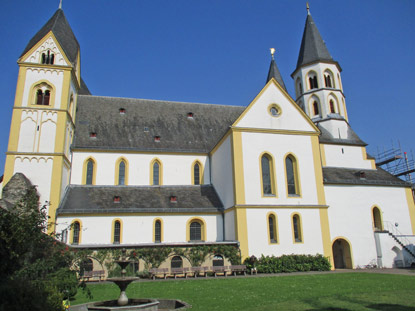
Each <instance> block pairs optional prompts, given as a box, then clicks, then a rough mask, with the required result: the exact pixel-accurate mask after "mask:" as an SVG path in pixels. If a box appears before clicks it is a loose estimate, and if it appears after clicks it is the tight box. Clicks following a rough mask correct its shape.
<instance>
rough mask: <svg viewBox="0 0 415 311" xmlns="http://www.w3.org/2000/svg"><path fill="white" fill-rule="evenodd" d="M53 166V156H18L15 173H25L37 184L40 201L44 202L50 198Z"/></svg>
mask: <svg viewBox="0 0 415 311" xmlns="http://www.w3.org/2000/svg"><path fill="white" fill-rule="evenodd" d="M52 167H53V159H52V158H51V157H24V158H23V157H16V158H15V162H14V171H13V175H14V174H15V173H23V174H24V175H25V176H26V177H27V178H28V179H29V180H30V181H31V183H32V184H33V185H34V186H37V192H38V193H39V195H40V198H39V202H40V204H43V203H44V202H45V201H49V198H50V187H51V180H52Z"/></svg>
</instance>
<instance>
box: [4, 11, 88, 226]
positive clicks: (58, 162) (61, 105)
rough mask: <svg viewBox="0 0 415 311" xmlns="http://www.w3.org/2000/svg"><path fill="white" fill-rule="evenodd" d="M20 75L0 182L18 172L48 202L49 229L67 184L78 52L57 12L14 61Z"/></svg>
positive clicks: (67, 24)
mask: <svg viewBox="0 0 415 311" xmlns="http://www.w3.org/2000/svg"><path fill="white" fill-rule="evenodd" d="M17 63H18V65H19V75H18V80H17V87H16V97H15V102H14V106H13V116H12V122H11V129H10V137H9V144H8V149H7V157H6V165H5V170H4V183H5V184H6V183H7V182H8V181H9V180H10V178H11V177H12V176H13V175H14V174H15V173H23V174H24V175H25V176H26V177H27V178H28V179H29V180H30V181H31V182H32V184H33V185H36V186H37V190H38V193H39V195H40V203H41V205H43V204H45V202H48V216H49V221H50V224H51V226H50V229H49V230H50V231H53V230H54V222H55V213H56V209H57V208H58V205H59V202H60V199H61V197H62V195H63V191H64V189H65V187H66V186H67V184H68V182H69V173H70V166H71V162H70V161H71V160H70V159H71V157H70V144H71V142H72V137H73V132H74V122H75V120H74V119H75V112H76V100H77V94H78V92H79V89H80V84H81V78H80V76H81V75H80V50H79V44H78V41H77V40H76V38H75V36H74V34H73V32H72V30H71V27H70V26H69V23H68V21H67V20H66V18H65V15H64V13H63V11H62V9H61V8H59V9H58V10H57V11H56V12H55V14H54V15H53V16H52V17H51V18H50V19H49V21H48V22H47V23H46V24H45V25H44V26H43V27H42V28H41V29H40V30H39V31H38V32H37V33H36V34H35V35H34V37H33V38H32V39H31V40H30V41H29V43H28V44H27V46H26V48H25V49H24V51H23V53H22V54H21V56H20V57H19V59H18V61H17Z"/></svg>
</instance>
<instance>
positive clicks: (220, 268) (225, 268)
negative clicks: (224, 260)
mask: <svg viewBox="0 0 415 311" xmlns="http://www.w3.org/2000/svg"><path fill="white" fill-rule="evenodd" d="M210 271H211V272H213V275H214V276H215V277H216V276H217V274H218V273H223V275H224V276H225V277H226V276H228V271H229V267H228V266H213V267H210Z"/></svg>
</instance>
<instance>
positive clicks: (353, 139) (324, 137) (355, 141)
mask: <svg viewBox="0 0 415 311" xmlns="http://www.w3.org/2000/svg"><path fill="white" fill-rule="evenodd" d="M345 122H346V121H345ZM316 125H317V127H318V129H319V130H320V132H321V135H320V136H319V140H320V143H322V144H335V145H354V146H367V144H366V143H365V142H364V141H363V140H361V139H360V137H359V136H357V134H356V133H355V131H353V129H352V128H351V127H350V125H349V124H347V138H346V139H344V138H336V137H333V135H331V134H330V132H329V131H327V130H326V129H325V128H324V127H323V126H321V125H320V123H319V122H318V123H316Z"/></svg>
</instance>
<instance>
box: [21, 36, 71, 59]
mask: <svg viewBox="0 0 415 311" xmlns="http://www.w3.org/2000/svg"><path fill="white" fill-rule="evenodd" d="M48 49H50V50H51V52H53V53H54V54H55V59H54V65H61V66H67V65H68V64H67V63H66V61H65V58H64V57H63V55H62V53H61V51H60V50H59V49H58V47H57V45H56V43H55V41H54V40H53V39H52V37H51V36H50V37H48V38H47V39H46V40H45V41H44V42H43V43H42V44H41V45H40V46H39V47H38V48H37V49H36V50H34V51H33V52H32V53H31V54H30V55H28V56H27V57H26V58H25V59H23V61H24V62H28V63H38V64H40V63H41V62H42V58H41V57H42V53H43V52H45V51H47V50H48Z"/></svg>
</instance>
